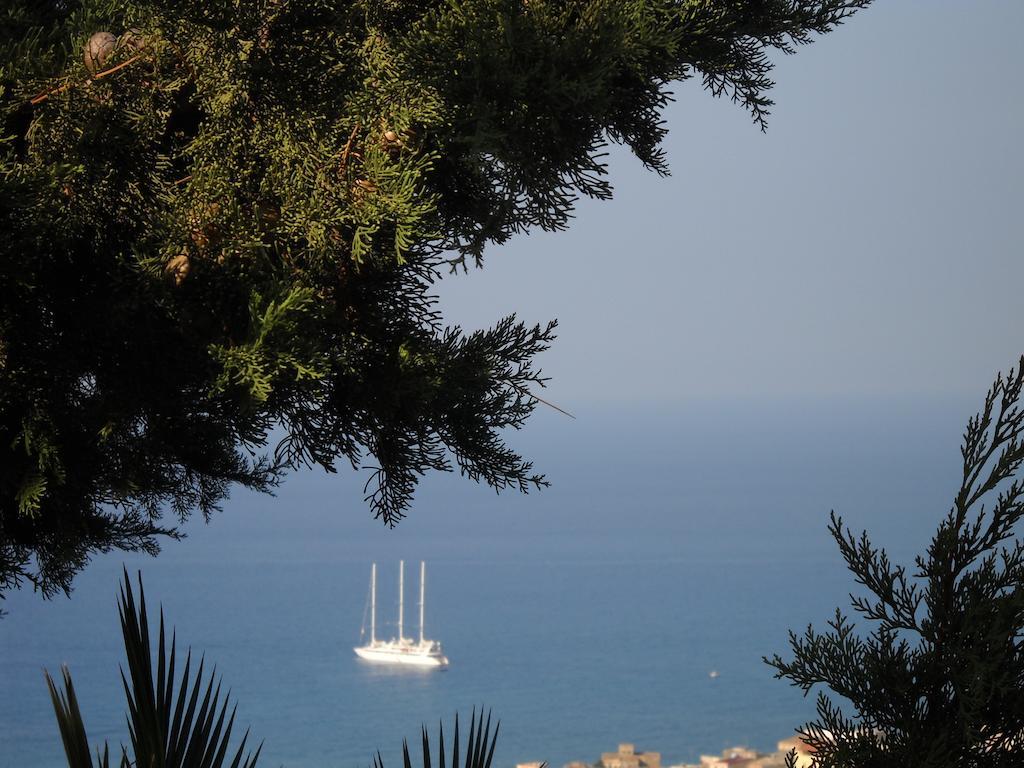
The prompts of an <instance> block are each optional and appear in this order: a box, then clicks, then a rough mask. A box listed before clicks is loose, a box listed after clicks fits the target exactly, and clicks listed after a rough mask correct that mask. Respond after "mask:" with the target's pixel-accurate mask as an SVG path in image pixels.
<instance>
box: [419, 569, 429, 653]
mask: <svg viewBox="0 0 1024 768" xmlns="http://www.w3.org/2000/svg"><path fill="white" fill-rule="evenodd" d="M426 582H427V564H426V563H425V562H423V561H422V560H420V645H423V602H424V599H425V598H426V594H427V592H426V587H425V586H424V585H425V584H426Z"/></svg>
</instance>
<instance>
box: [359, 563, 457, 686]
mask: <svg viewBox="0 0 1024 768" xmlns="http://www.w3.org/2000/svg"><path fill="white" fill-rule="evenodd" d="M426 577H427V566H426V563H423V562H421V563H420V631H419V640H415V641H414V640H413V639H412V638H411V637H405V635H404V634H403V626H402V624H403V619H404V613H405V561H404V560H400V561H399V562H398V637H394V638H392V639H390V640H378V639H377V564H376V563H374V564H373V565H372V566H371V568H370V642H369V643H367V644H366V645H360V646H358V647H357V648H354V649H353V650H355V652H356V656H358V657H359V658H361V659H366V660H367V661H375V662H381V663H385V664H410V665H413V666H419V667H447V666H448V658H447V657H446V656H445V655H444V653H443V652H442V651H441V643H440V642H438V641H437V640H427V639H426V638H424V637H423V614H424V610H425V609H424V604H425V602H426V601H425V597H426ZM365 631H366V626H365V623H364V625H363V629H362V630H361V631H360V633H359V636H360V639H362V638H363V636H364V634H365Z"/></svg>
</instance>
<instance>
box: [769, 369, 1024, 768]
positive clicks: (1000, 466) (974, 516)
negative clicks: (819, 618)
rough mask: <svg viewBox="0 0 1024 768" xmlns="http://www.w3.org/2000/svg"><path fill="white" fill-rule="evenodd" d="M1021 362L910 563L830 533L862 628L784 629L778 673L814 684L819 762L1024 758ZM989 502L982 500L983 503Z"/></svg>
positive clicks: (996, 389) (963, 767) (836, 521)
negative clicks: (949, 502)
mask: <svg viewBox="0 0 1024 768" xmlns="http://www.w3.org/2000/svg"><path fill="white" fill-rule="evenodd" d="M1022 393H1024V357H1022V358H1021V360H1020V363H1019V365H1018V367H1017V369H1016V370H1011V371H1010V372H1009V374H1007V375H1006V376H1005V377H1004V376H1002V375H999V376H998V377H997V378H996V380H995V383H994V384H993V385H992V388H991V389H990V390H989V392H988V394H987V395H986V397H985V402H984V405H983V407H982V410H981V412H980V413H979V414H977V415H976V416H974V417H973V418H971V420H970V421H969V422H968V423H967V429H966V430H965V432H964V438H963V447H962V448H961V456H962V458H963V474H962V477H961V486H960V490H959V491H958V492H957V494H956V497H955V499H954V500H953V506H952V508H951V509H950V511H949V513H948V514H947V515H946V517H945V518H944V519H943V520H942V522H941V523H940V524H939V527H938V530H937V531H936V533H935V535H934V537H933V538H932V540H931V544H930V545H929V547H928V549H927V552H926V553H925V554H924V555H919V556H917V557H916V558H915V560H914V568H913V569H912V570H908V569H907V568H906V567H904V566H902V565H898V564H896V563H893V562H892V561H891V560H890V559H889V556H888V554H887V553H886V551H885V550H884V549H882V548H879V547H877V546H875V545H874V544H872V542H871V541H870V539H869V538H868V535H867V533H866V532H865V533H862V534H861V535H860V536H859V537H857V536H855V535H854V534H853V532H852V531H850V530H849V529H847V528H844V527H843V524H842V520H841V519H840V518H839V517H837V516H836V515H835V514H834V513H833V515H832V521H831V525H830V526H829V531H830V532H831V534H832V536H833V538H834V539H835V540H836V543H837V544H838V546H839V551H840V552H841V553H842V556H843V559H844V560H845V561H846V565H847V567H848V568H849V570H850V572H851V573H852V574H853V577H854V580H855V581H856V582H857V583H858V584H859V585H860V586H861V587H862V588H863V590H862V591H861V592H860V593H858V594H856V595H852V594H851V596H850V599H851V601H852V605H853V608H854V611H855V612H856V613H858V614H860V616H861V617H862V618H863V620H864V621H865V622H867V623H868V624H869V626H872V627H873V629H872V630H871V631H870V632H869V633H867V634H864V633H858V632H857V628H856V625H855V624H854V622H853V621H852V620H851V619H850V618H849V617H847V616H846V615H844V614H843V613H842V612H841V611H840V610H839V609H836V613H835V617H834V618H833V619H832V620H830V621H829V622H828V626H829V629H828V630H827V631H825V632H818V631H816V630H814V628H813V627H810V626H809V627H808V628H807V630H806V632H804V633H803V634H801V635H798V634H796V633H794V632H791V633H790V649H791V651H792V654H793V658H792V660H791V661H787V660H784V659H783V658H782V657H781V656H779V655H777V654H776V655H775V656H773V657H772V658H771V659H766V661H767V662H768V663H769V664H770V665H771V666H773V667H775V669H776V676H777V677H781V678H785V679H788V680H789V681H790V682H791V683H792V684H793V685H796V686H798V687H800V688H801V689H803V691H804V693H805V694H806V693H809V692H810V691H811V689H812V688H814V687H815V686H819V685H820V686H824V687H825V688H827V689H829V690H831V691H832V692H833V693H834V694H835V695H836V696H838V697H839V700H833V699H831V698H830V697H829V696H828V695H827V694H826V693H825V692H824V691H819V693H818V701H817V713H818V719H817V720H816V721H815V722H812V723H808V724H807V725H805V726H803V727H802V728H801V729H800V733H801V735H802V737H803V740H804V741H805V742H806V744H808V745H809V746H810V747H811V749H812V750H813V751H814V753H815V761H816V762H815V765H816V766H819V768H870V767H873V766H908V767H913V768H917V767H918V766H920V767H921V768H926V767H927V768H946V766H958V767H959V768H974V767H975V766H977V768H982V766H985V767H986V768H991V767H995V768H1011V766H1018V767H1019V766H1021V765H1024V542H1022V541H1021V540H1020V539H1019V538H1018V536H1017V528H1018V526H1019V523H1020V521H1021V518H1022V516H1024V480H1022V479H1021V477H1020V474H1019V472H1020V468H1021V464H1022V463H1024V410H1022V406H1024V402H1022ZM986 505H987V508H986Z"/></svg>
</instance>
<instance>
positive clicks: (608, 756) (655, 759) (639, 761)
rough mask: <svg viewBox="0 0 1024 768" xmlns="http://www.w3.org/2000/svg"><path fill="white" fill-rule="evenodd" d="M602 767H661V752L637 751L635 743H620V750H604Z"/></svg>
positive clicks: (600, 763) (600, 764)
mask: <svg viewBox="0 0 1024 768" xmlns="http://www.w3.org/2000/svg"><path fill="white" fill-rule="evenodd" d="M598 765H599V766H600V768H661V753H660V752H637V751H636V747H635V746H634V745H633V744H619V751H618V752H602V753H601V761H600V762H599V763H598Z"/></svg>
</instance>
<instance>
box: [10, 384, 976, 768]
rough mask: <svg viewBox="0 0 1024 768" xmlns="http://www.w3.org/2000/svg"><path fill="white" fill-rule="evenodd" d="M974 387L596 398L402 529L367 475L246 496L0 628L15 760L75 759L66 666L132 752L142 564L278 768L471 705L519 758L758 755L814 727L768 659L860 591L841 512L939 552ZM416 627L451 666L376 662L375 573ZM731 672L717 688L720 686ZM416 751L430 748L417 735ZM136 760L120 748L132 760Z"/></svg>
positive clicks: (912, 547) (456, 481) (432, 492)
mask: <svg viewBox="0 0 1024 768" xmlns="http://www.w3.org/2000/svg"><path fill="white" fill-rule="evenodd" d="M976 405H977V404H976V403H975V402H974V401H973V400H972V399H971V398H966V397H962V398H953V397H950V398H930V399H925V400H921V399H913V398H909V397H908V398H902V399H898V398H888V399H878V398H876V399H864V398H861V399H852V398H846V399H842V398H835V399H824V398H818V399H808V400H798V399H792V400H786V401H779V400H776V401H764V402H756V403H755V402H729V401H714V402H701V403H693V404H688V405H686V406H673V407H668V406H665V407H659V406H656V405H645V406H621V405H594V406H591V407H589V408H586V409H580V411H579V412H578V413H577V418H576V419H575V420H572V419H567V418H565V417H562V416H560V415H559V414H556V413H553V412H542V413H538V414H537V415H536V416H535V418H534V421H533V422H532V423H531V424H530V425H529V426H528V428H527V429H526V430H524V431H522V432H520V433H514V434H512V435H510V438H509V439H510V440H511V442H512V443H513V445H515V446H516V447H517V448H519V449H521V450H522V451H523V452H525V453H526V454H528V455H529V456H530V457H531V458H533V459H535V460H536V462H537V465H538V468H539V469H541V470H543V471H545V472H547V473H548V475H549V477H550V479H551V481H552V483H553V485H552V487H551V488H549V489H547V490H545V491H542V492H537V493H531V494H530V495H528V496H520V495H513V494H501V495H495V494H494V493H493V491H490V490H489V489H486V488H481V487H478V486H475V485H473V484H471V483H470V482H469V481H467V480H465V479H463V478H459V477H458V474H457V473H454V474H453V475H450V476H440V477H434V478H430V479H428V480H427V481H425V482H424V484H423V486H422V488H421V490H420V492H419V493H418V494H417V501H416V504H415V506H414V508H413V509H412V510H411V512H410V514H409V517H408V518H407V519H406V520H404V521H402V522H401V523H400V524H399V525H398V526H397V527H396V528H395V529H393V530H391V529H388V528H386V527H384V526H382V525H381V523H380V521H374V520H373V519H372V517H371V516H370V515H369V513H368V512H367V511H366V509H365V507H364V506H363V504H362V502H361V497H362V483H363V482H364V480H365V475H363V476H355V475H353V473H351V472H348V473H346V472H345V471H342V472H341V473H340V474H339V475H334V476H330V475H326V474H324V473H322V472H305V473H301V474H298V475H295V476H293V477H292V478H290V479H289V480H288V481H287V482H286V483H285V485H284V486H283V487H282V488H281V489H280V491H279V493H278V495H277V496H275V497H266V496H256V495H250V494H241V493H238V494H235V496H233V497H232V499H231V500H229V501H228V502H227V504H226V505H225V509H224V511H223V513H222V514H220V515H218V516H216V517H215V518H214V519H213V520H212V521H211V523H210V524H209V525H203V524H202V523H201V522H198V523H196V522H195V521H194V522H193V523H190V524H189V525H188V526H187V531H188V532H189V537H188V538H187V539H186V540H184V541H182V542H178V543H175V542H171V543H168V544H167V545H166V547H165V549H164V552H163V553H162V554H161V555H160V556H159V558H156V559H152V558H148V557H140V556H130V557H125V556H124V555H120V554H111V555H106V556H101V557H99V558H97V559H96V560H95V561H94V562H93V563H92V564H91V565H90V566H89V568H88V569H87V570H86V571H85V572H84V573H83V574H82V575H81V576H80V577H79V579H78V580H77V581H76V583H75V589H74V592H73V593H72V595H71V597H70V599H66V598H64V597H60V598H58V599H55V600H53V601H49V602H44V601H42V600H40V599H39V597H38V596H37V595H34V594H32V593H31V592H29V591H23V592H20V593H15V594H12V595H10V596H9V598H8V599H7V600H6V601H5V605H4V608H5V609H6V611H7V612H8V615H7V617H6V618H4V619H2V620H0V767H3V768H6V767H7V766H11V767H12V768H13V767H15V766H17V768H50V767H51V766H54V767H56V766H60V765H62V764H63V755H62V751H61V746H60V739H59V736H58V732H57V728H56V724H55V721H54V718H53V713H52V710H51V706H50V703H49V699H48V695H47V692H46V687H45V685H44V682H43V669H44V668H45V669H48V670H50V671H51V673H56V672H57V671H58V670H59V668H60V665H61V664H67V665H68V666H69V668H70V670H71V673H72V675H73V677H74V680H75V685H76V688H77V690H78V695H79V699H80V702H81V706H82V709H83V712H84V715H85V719H86V726H87V729H88V733H89V735H90V738H91V739H92V741H93V742H95V743H101V742H102V741H104V740H108V741H109V742H110V743H111V746H112V747H113V748H116V745H118V744H120V743H122V742H126V741H127V728H126V726H125V721H124V709H125V704H124V695H123V691H122V689H121V682H120V678H119V673H118V666H119V664H121V663H122V650H121V647H120V639H119V627H118V624H117V610H116V594H117V589H118V580H119V579H120V577H121V570H122V568H123V567H126V568H128V569H129V570H130V571H131V572H132V574H133V577H134V574H136V572H137V571H139V570H141V573H142V578H143V580H144V583H145V589H146V596H147V598H148V600H149V601H150V602H151V604H152V605H154V606H155V605H157V604H160V605H162V606H163V609H164V611H165V613H166V617H167V620H168V623H170V624H173V625H174V626H175V627H176V629H177V637H178V642H179V644H181V645H186V644H190V645H191V646H192V647H193V648H194V649H195V652H205V654H206V659H207V662H208V663H210V662H213V663H216V665H217V674H218V675H221V676H222V677H223V680H224V684H225V687H228V688H230V689H231V695H232V697H233V699H234V700H235V701H237V702H238V714H237V720H238V723H239V725H240V726H241V728H242V729H244V728H245V727H249V728H250V729H251V733H252V737H254V738H255V739H256V740H257V741H259V740H262V741H263V742H264V747H263V756H262V758H261V761H260V762H261V765H265V766H278V765H283V766H291V767H292V768H312V767H313V766H341V767H344V768H355V767H357V766H367V765H369V763H370V761H371V758H372V756H373V755H374V754H375V753H376V752H377V751H378V750H379V751H380V754H381V756H382V757H383V760H384V764H385V766H398V765H400V755H401V744H402V739H403V738H409V739H410V742H414V740H418V737H419V729H420V726H421V724H422V723H426V724H427V725H428V726H429V727H430V728H431V729H433V730H436V727H437V723H438V721H439V720H444V721H445V723H446V731H448V730H449V727H448V726H450V723H451V719H452V717H453V715H454V713H455V712H456V711H458V712H460V713H461V714H462V716H463V717H464V718H465V717H468V716H469V714H470V711H471V710H472V708H473V707H480V706H484V707H488V708H490V709H492V710H493V712H494V715H495V717H497V718H500V720H501V733H500V736H499V740H498V747H497V750H496V753H495V764H496V766H497V767H498V768H511V767H512V766H513V765H514V764H515V763H517V762H525V761H532V760H546V761H548V762H549V763H550V764H551V766H553V768H560V767H561V766H562V765H563V764H565V763H567V762H569V761H571V760H583V761H586V762H593V761H595V760H596V759H597V758H598V757H599V756H600V753H601V752H603V751H614V749H615V748H616V746H617V744H618V743H619V742H626V741H628V742H633V743H635V744H636V745H637V747H638V748H639V749H643V750H655V751H659V752H661V753H662V756H663V764H665V765H668V764H672V763H678V762H683V761H695V760H696V759H697V758H698V756H699V755H700V754H701V753H714V752H719V751H721V750H722V749H723V748H725V747H727V746H731V745H733V744H747V745H750V746H753V747H755V748H759V749H762V750H770V749H774V747H775V743H776V742H777V741H778V740H779V739H782V738H785V737H787V736H788V735H790V734H791V733H792V731H793V729H794V727H796V726H797V725H799V724H800V723H802V722H804V721H805V720H807V719H808V718H810V717H812V716H813V696H812V697H810V698H804V697H803V696H802V694H801V692H800V691H799V690H797V689H794V688H792V687H790V686H789V685H788V684H787V683H785V682H783V681H778V680H775V679H773V676H772V670H771V669H770V668H769V667H768V666H766V665H765V664H764V662H763V661H762V658H761V657H762V656H763V655H765V654H771V653H773V652H776V651H779V652H782V653H783V654H785V652H786V642H787V641H786V637H787V630H788V629H790V628H792V629H796V630H798V631H802V630H803V628H804V627H805V626H806V625H807V624H808V623H814V624H815V625H816V626H819V627H823V626H824V623H825V621H826V620H827V619H828V618H829V616H830V615H831V613H832V611H833V610H834V608H835V607H836V606H846V605H847V604H848V599H849V598H848V593H849V592H850V591H851V590H853V589H854V588H855V587H856V585H855V584H854V583H853V581H852V579H851V578H850V576H849V574H848V573H847V572H846V571H845V570H844V567H843V564H842V562H841V561H840V559H839V558H838V556H837V554H836V551H835V546H834V544H833V543H832V542H831V540H830V539H829V537H828V534H827V532H826V530H825V526H826V524H827V520H828V513H829V510H830V509H835V510H836V511H837V512H838V513H840V514H842V515H843V516H844V519H845V520H846V521H847V522H848V523H849V524H850V525H851V526H853V527H854V528H856V529H857V530H858V531H859V530H860V529H861V528H867V529H869V530H870V531H871V533H872V535H873V537H874V539H875V541H876V542H877V543H879V544H883V545H886V546H887V547H888V548H889V550H890V551H891V552H892V554H893V556H894V558H896V559H897V560H903V561H907V562H909V561H910V558H911V556H912V555H913V554H914V553H916V552H919V551H922V550H923V549H924V548H925V546H926V545H927V543H928V538H929V536H930V534H931V532H932V531H933V530H934V527H935V525H936V524H937V522H938V521H939V519H940V518H941V517H942V515H943V514H944V513H945V512H946V511H947V509H948V508H949V504H950V501H951V499H952V497H953V494H954V492H955V491H956V486H957V477H958V465H959V452H958V448H959V441H960V434H961V432H962V429H963V426H964V423H965V421H966V419H967V417H968V416H969V415H971V413H972V412H973V409H974V407H975V406H976ZM401 558H404V559H405V560H406V563H407V580H406V584H407V595H406V597H407V603H406V604H407V613H406V626H407V627H409V628H410V629H411V630H412V631H415V628H416V627H415V622H416V614H415V600H416V595H415V590H416V588H417V582H416V580H417V575H418V567H417V566H418V561H419V560H421V559H422V560H425V561H426V562H427V607H426V609H427V626H426V632H427V636H428V637H431V638H435V639H439V640H441V641H442V642H443V644H444V648H445V652H446V653H447V655H448V656H449V658H450V659H451V666H450V668H449V669H447V670H445V671H436V670H427V671H421V670H413V669H390V668H386V667H379V666H373V665H370V664H367V663H365V662H362V661H359V660H357V659H356V658H355V657H354V655H353V653H352V647H353V646H354V645H355V644H357V643H358V641H359V631H360V623H361V621H362V617H363V615H364V611H365V606H366V601H367V593H368V584H369V573H370V563H371V562H373V561H376V562H377V563H378V572H379V576H378V581H379V583H378V610H379V620H380V623H381V624H382V625H384V626H382V627H381V628H380V632H379V634H382V635H387V634H388V633H389V632H392V631H393V626H388V625H387V622H388V621H393V618H394V614H395V610H396V604H397V596H396V581H397V567H398V560H399V559H401ZM712 670H716V671H717V672H718V673H719V676H718V677H717V678H712V677H710V676H709V673H710V672H711V671H712ZM414 743H418V741H415V742H414ZM112 751H113V750H112Z"/></svg>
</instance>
